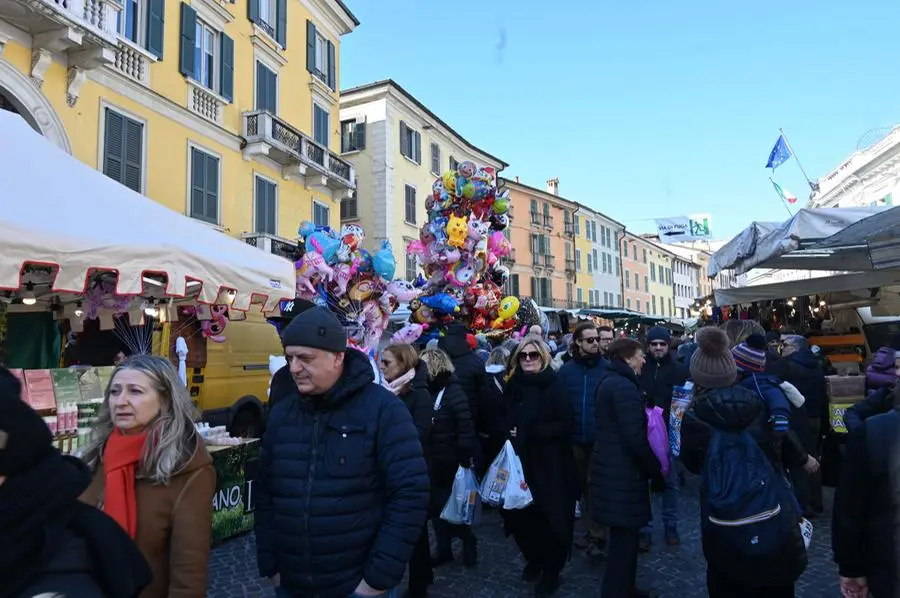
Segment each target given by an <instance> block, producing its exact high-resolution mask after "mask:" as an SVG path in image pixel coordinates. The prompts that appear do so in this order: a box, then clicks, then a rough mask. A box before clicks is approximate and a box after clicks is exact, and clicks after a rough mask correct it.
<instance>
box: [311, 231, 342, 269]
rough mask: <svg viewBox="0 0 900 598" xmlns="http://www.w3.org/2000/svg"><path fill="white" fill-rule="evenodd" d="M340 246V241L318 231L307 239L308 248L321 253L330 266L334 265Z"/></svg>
mask: <svg viewBox="0 0 900 598" xmlns="http://www.w3.org/2000/svg"><path fill="white" fill-rule="evenodd" d="M340 246H341V242H340V241H338V240H337V239H335V238H334V237H331V236H329V235H328V234H326V233H324V232H322V231H316V232H314V233H312V234H311V235H309V237H307V239H306V247H307V248H308V249H314V250H316V251H318V252H319V253H321V254H322V257H324V258H325V262H326V263H328V264H333V263H334V259H335V256H336V255H337V250H338V248H339V247H340Z"/></svg>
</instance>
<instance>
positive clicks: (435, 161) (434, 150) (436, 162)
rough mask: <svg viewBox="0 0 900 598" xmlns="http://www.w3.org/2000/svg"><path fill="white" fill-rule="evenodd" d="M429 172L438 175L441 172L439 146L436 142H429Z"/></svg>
mask: <svg viewBox="0 0 900 598" xmlns="http://www.w3.org/2000/svg"><path fill="white" fill-rule="evenodd" d="M431 173H432V174H435V175H438V176H440V174H441V146H439V145H438V144H437V143H432V144H431Z"/></svg>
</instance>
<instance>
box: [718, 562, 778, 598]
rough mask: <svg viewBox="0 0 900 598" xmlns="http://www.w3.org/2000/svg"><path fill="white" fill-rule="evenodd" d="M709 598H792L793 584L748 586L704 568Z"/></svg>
mask: <svg viewBox="0 0 900 598" xmlns="http://www.w3.org/2000/svg"><path fill="white" fill-rule="evenodd" d="M706 590H707V591H708V592H709V598H794V584H791V585H787V586H767V587H749V586H746V585H744V584H742V583H740V582H736V581H734V580H732V579H729V578H727V577H725V576H723V575H722V574H720V573H719V572H717V571H716V570H715V569H713V568H711V567H707V569H706Z"/></svg>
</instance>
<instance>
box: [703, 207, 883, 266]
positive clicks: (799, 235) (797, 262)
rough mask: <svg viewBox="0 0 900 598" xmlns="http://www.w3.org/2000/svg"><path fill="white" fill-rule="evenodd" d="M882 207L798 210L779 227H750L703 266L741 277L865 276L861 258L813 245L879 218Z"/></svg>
mask: <svg viewBox="0 0 900 598" xmlns="http://www.w3.org/2000/svg"><path fill="white" fill-rule="evenodd" d="M884 210H885V208H884V207H868V208H816V209H810V210H800V211H799V212H797V213H796V214H795V215H794V216H793V218H791V219H790V220H786V221H785V222H782V223H781V224H777V225H776V224H773V223H771V222H761V223H760V222H754V223H753V224H752V225H750V226H749V227H748V228H746V229H744V231H742V232H741V233H740V234H738V235H737V236H736V237H735V238H733V239H732V240H731V241H729V242H728V243H727V244H726V245H725V246H723V247H722V248H721V249H719V250H718V251H717V252H715V253H714V254H713V255H712V257H711V258H710V261H709V267H708V271H707V272H708V274H709V276H710V277H713V276H716V275H717V274H718V273H719V272H721V271H722V270H734V271H735V272H736V273H737V274H745V273H746V272H749V271H750V270H752V269H754V268H778V269H785V270H836V271H859V270H870V269H871V262H870V261H869V260H868V256H867V255H866V254H865V253H860V252H839V251H833V250H831V249H827V248H824V249H820V248H818V247H817V246H816V245H817V244H818V243H821V242H822V241H824V240H825V239H827V238H828V237H831V236H832V235H834V234H836V233H838V232H840V231H841V230H843V229H844V228H846V227H847V226H849V225H851V224H853V223H855V222H858V221H860V220H863V219H865V218H868V217H869V216H873V215H875V214H879V213H880V212H883V211H884Z"/></svg>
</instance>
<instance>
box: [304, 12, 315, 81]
mask: <svg viewBox="0 0 900 598" xmlns="http://www.w3.org/2000/svg"><path fill="white" fill-rule="evenodd" d="M306 70H307V71H309V72H310V73H315V72H316V25H315V24H314V23H313V22H312V21H310V20H309V19H307V20H306Z"/></svg>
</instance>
